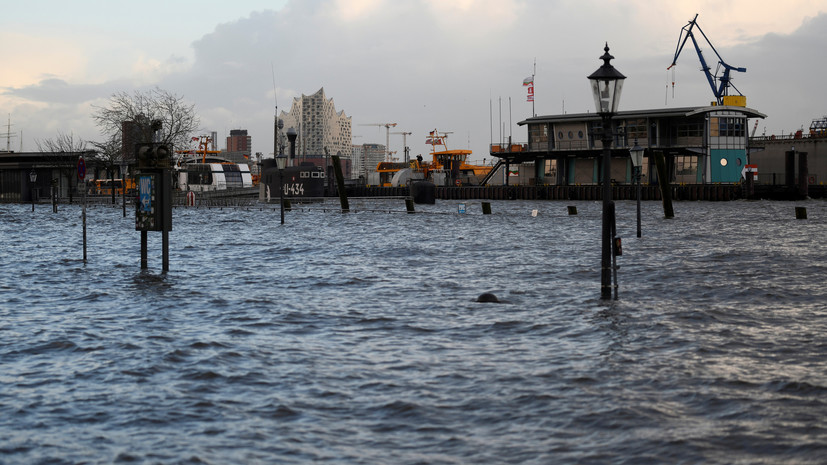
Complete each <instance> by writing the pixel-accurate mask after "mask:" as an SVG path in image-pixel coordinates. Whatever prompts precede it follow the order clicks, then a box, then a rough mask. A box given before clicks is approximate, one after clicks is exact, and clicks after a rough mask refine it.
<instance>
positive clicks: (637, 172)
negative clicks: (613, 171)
mask: <svg viewBox="0 0 827 465" xmlns="http://www.w3.org/2000/svg"><path fill="white" fill-rule="evenodd" d="M629 156H630V157H631V159H632V167H634V175H633V176H634V178H635V182H637V237H640V177H641V170H642V169H643V147H641V146H639V145H637V139H635V146H634V147H632V148H630V149H629Z"/></svg>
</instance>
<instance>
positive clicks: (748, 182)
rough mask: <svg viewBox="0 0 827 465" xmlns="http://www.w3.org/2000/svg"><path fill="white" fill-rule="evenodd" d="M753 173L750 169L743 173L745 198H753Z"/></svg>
mask: <svg viewBox="0 0 827 465" xmlns="http://www.w3.org/2000/svg"><path fill="white" fill-rule="evenodd" d="M754 175H755V173H753V172H752V171H747V173H746V174H745V176H746V179H745V183H746V190H747V199H749V200H753V199H754V198H755V177H754Z"/></svg>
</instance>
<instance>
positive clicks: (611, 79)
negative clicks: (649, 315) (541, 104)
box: [589, 42, 626, 299]
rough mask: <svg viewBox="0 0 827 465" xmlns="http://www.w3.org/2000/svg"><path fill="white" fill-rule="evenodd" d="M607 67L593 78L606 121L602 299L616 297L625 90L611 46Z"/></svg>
mask: <svg viewBox="0 0 827 465" xmlns="http://www.w3.org/2000/svg"><path fill="white" fill-rule="evenodd" d="M603 50H604V52H605V53H603V56H601V57H600V59H601V60H603V65H602V66H600V68H598V69H597V71H595V72H593V73H592V74H591V75H590V76H589V81H591V86H592V94H593V96H594V104H595V108H596V110H597V113H598V114H599V115H600V117H601V119H602V120H603V138H602V142H603V243H602V249H601V250H602V253H601V269H600V298H601V299H610V298H611V297H612V269H613V266H612V255H613V254H612V246H613V244H612V229H613V228H612V225H613V224H614V202H612V184H611V182H612V175H611V166H612V149H611V145H612V130H611V126H612V116H614V114H615V113H616V112H617V105H618V103H619V102H620V92H621V90H622V89H623V80H624V79H626V76H624V75H623V74H621V73H620V72H619V71H618V70H616V69H615V68H614V66H612V65H611V64H610V63H609V61H610V60H612V59H613V58H614V57H613V56H611V55H609V44H608V42H607V43H606V46H605V47H604V48H603Z"/></svg>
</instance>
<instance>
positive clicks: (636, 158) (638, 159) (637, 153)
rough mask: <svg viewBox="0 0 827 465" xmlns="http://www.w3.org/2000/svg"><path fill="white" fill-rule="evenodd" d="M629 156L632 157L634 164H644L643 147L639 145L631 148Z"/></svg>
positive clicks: (636, 165)
mask: <svg viewBox="0 0 827 465" xmlns="http://www.w3.org/2000/svg"><path fill="white" fill-rule="evenodd" d="M629 156H630V157H631V158H632V166H634V167H635V168H640V167H641V166H642V165H643V147H641V146H639V145H637V141H635V146H634V147H632V148H630V149H629Z"/></svg>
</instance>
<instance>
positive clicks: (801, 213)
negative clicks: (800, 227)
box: [795, 207, 807, 220]
mask: <svg viewBox="0 0 827 465" xmlns="http://www.w3.org/2000/svg"><path fill="white" fill-rule="evenodd" d="M795 219H797V220H806V219H807V207H795Z"/></svg>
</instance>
